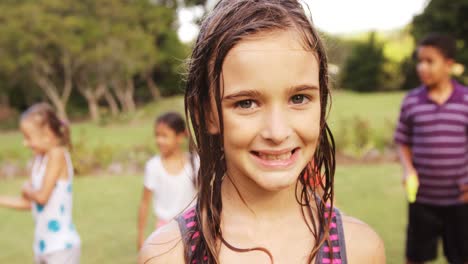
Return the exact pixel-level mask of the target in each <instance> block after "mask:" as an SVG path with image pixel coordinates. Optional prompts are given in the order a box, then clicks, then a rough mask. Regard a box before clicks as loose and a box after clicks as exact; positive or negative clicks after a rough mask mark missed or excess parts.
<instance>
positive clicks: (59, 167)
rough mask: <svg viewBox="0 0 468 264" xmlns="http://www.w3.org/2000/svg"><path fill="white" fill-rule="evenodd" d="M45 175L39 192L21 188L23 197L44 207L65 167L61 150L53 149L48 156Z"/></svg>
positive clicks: (25, 187) (63, 154)
mask: <svg viewBox="0 0 468 264" xmlns="http://www.w3.org/2000/svg"><path fill="white" fill-rule="evenodd" d="M47 157H48V162H47V168H46V174H45V176H44V181H43V183H42V187H41V189H40V190H34V189H33V188H32V186H31V185H30V184H29V185H25V186H23V195H24V196H25V197H26V198H27V199H30V200H32V201H35V202H36V203H38V204H41V205H44V204H46V203H47V201H48V200H49V197H50V195H51V194H52V191H53V189H54V187H55V184H56V183H57V180H58V179H59V177H60V175H61V173H62V172H63V168H64V167H65V165H66V160H65V153H64V150H63V149H62V148H54V149H52V150H51V151H50V152H49V153H48V154H47Z"/></svg>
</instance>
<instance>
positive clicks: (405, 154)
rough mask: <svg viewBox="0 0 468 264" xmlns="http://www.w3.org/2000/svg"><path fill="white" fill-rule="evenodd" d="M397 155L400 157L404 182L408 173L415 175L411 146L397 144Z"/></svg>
mask: <svg viewBox="0 0 468 264" xmlns="http://www.w3.org/2000/svg"><path fill="white" fill-rule="evenodd" d="M398 156H399V157H400V163H401V165H402V166H403V169H404V174H403V183H405V182H406V178H408V176H409V175H411V174H416V175H417V172H416V169H415V168H414V166H413V158H412V152H411V148H410V147H409V146H408V145H404V144H398Z"/></svg>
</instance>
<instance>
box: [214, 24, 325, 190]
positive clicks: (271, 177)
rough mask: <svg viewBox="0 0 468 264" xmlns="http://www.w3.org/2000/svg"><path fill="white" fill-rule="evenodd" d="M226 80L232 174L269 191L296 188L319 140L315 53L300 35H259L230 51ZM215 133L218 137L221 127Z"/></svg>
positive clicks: (224, 106) (224, 102)
mask: <svg viewBox="0 0 468 264" xmlns="http://www.w3.org/2000/svg"><path fill="white" fill-rule="evenodd" d="M222 79H223V87H222V88H221V89H223V98H222V102H221V105H222V106H221V107H222V111H223V119H224V151H225V158H226V165H227V173H228V174H229V175H230V176H231V177H233V178H234V179H235V180H236V181H237V182H239V183H240V184H242V183H246V184H249V183H254V184H255V185H256V186H258V187H259V188H261V189H264V190H267V191H276V190H280V189H284V188H286V187H289V186H291V185H293V184H295V182H296V180H297V178H298V176H299V174H300V172H301V171H302V170H303V169H304V168H305V167H306V165H307V163H309V162H310V161H311V160H312V157H313V154H314V152H315V149H316V146H317V141H318V138H319V131H320V93H319V64H318V61H317V58H316V57H315V53H314V52H312V51H306V50H305V49H304V48H303V46H302V44H301V39H300V36H299V34H297V33H296V32H295V31H292V30H291V31H274V32H270V33H266V34H258V35H255V36H253V37H250V38H248V39H245V40H243V41H241V42H240V43H239V44H237V45H236V46H235V47H234V48H233V49H232V50H231V51H230V52H229V53H228V55H227V56H226V59H225V61H224V64H223V71H222ZM215 120H216V119H215ZM209 131H210V132H211V133H218V132H219V129H218V126H217V123H213V122H211V123H210V127H209Z"/></svg>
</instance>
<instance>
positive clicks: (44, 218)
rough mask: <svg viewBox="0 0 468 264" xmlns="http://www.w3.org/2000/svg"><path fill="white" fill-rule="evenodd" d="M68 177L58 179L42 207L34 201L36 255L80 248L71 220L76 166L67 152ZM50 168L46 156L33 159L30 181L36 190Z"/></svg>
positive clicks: (78, 238) (34, 246)
mask: <svg viewBox="0 0 468 264" xmlns="http://www.w3.org/2000/svg"><path fill="white" fill-rule="evenodd" d="M65 157H66V160H67V168H68V175H69V178H68V180H63V179H59V180H58V181H57V183H56V185H55V187H54V189H53V191H52V194H51V195H50V197H49V200H48V201H47V203H46V204H45V205H44V206H43V205H40V204H38V203H35V202H33V204H32V214H33V217H34V222H35V227H36V228H35V234H34V245H33V248H34V253H35V254H36V256H41V255H46V254H50V253H54V252H57V251H61V250H65V249H71V248H74V247H80V244H81V241H80V236H79V235H78V232H77V231H76V229H75V225H74V224H73V221H72V200H73V199H72V191H73V185H72V182H73V165H72V162H71V159H70V155H69V153H68V152H66V155H65ZM46 167H47V157H44V156H38V157H36V159H35V160H34V164H33V168H32V174H31V180H32V185H33V188H34V189H35V190H39V189H40V188H41V187H42V182H43V179H44V175H45V172H46Z"/></svg>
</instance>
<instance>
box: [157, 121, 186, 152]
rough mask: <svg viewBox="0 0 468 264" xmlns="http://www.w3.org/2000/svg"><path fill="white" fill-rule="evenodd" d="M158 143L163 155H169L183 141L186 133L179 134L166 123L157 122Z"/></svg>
mask: <svg viewBox="0 0 468 264" xmlns="http://www.w3.org/2000/svg"><path fill="white" fill-rule="evenodd" d="M154 132H155V136H156V145H157V147H158V149H159V152H160V153H161V155H162V156H169V155H171V154H172V153H173V152H174V151H175V150H177V149H178V148H179V147H180V145H181V144H182V142H183V139H184V134H183V133H179V134H177V133H176V132H175V130H174V129H172V128H171V127H169V126H168V125H167V124H165V123H162V122H160V123H157V124H156V126H155V129H154Z"/></svg>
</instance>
